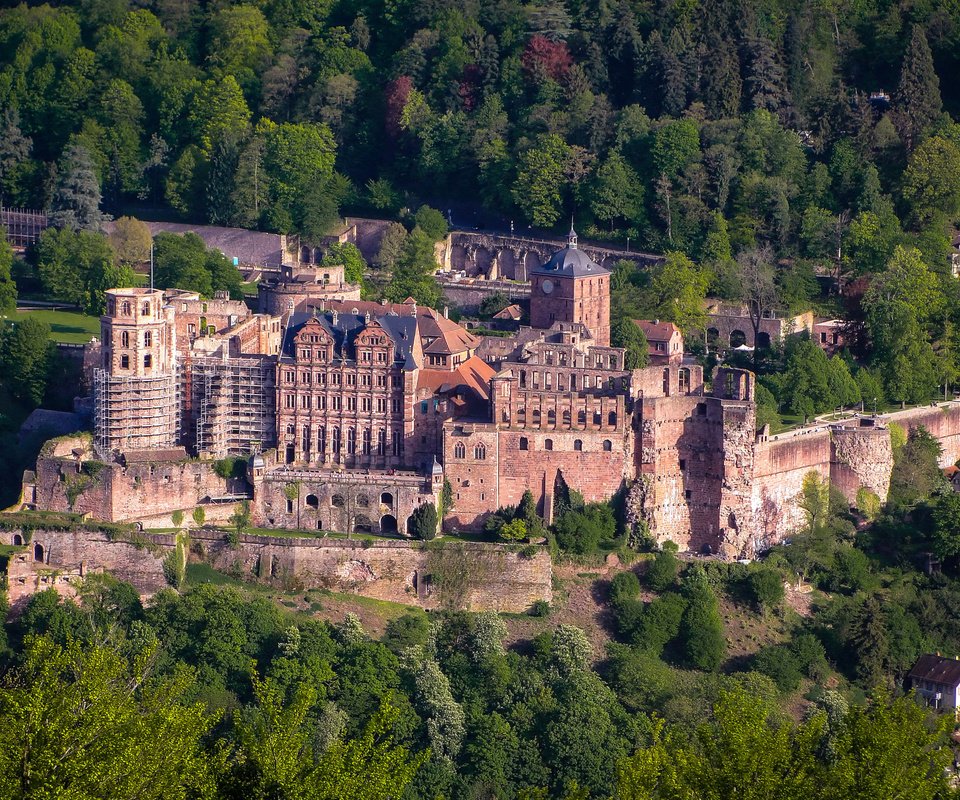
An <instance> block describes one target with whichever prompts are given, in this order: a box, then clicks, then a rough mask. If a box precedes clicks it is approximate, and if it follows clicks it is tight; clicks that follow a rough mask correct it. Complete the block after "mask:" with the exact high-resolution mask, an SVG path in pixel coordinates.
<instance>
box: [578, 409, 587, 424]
mask: <svg viewBox="0 0 960 800" xmlns="http://www.w3.org/2000/svg"><path fill="white" fill-rule="evenodd" d="M586 424H587V412H586V411H584V410H583V409H582V408H581V409H580V410H579V411H578V412H577V425H586Z"/></svg>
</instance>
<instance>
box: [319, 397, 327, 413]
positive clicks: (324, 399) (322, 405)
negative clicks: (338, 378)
mask: <svg viewBox="0 0 960 800" xmlns="http://www.w3.org/2000/svg"><path fill="white" fill-rule="evenodd" d="M317 409H318V410H320V411H326V410H327V396H326V395H324V394H321V395H319V396H318V397H317Z"/></svg>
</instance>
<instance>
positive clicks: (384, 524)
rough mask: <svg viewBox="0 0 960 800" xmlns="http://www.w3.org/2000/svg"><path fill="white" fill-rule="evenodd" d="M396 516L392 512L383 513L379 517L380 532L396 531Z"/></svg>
mask: <svg viewBox="0 0 960 800" xmlns="http://www.w3.org/2000/svg"><path fill="white" fill-rule="evenodd" d="M398 530H399V528H398V526H397V518H396V517H395V516H393V514H384V515H383V516H382V517H380V533H397V531H398Z"/></svg>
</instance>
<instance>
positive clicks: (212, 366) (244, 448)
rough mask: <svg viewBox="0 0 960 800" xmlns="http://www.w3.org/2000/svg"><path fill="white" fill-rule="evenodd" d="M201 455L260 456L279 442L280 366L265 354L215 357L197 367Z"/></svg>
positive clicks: (197, 362)
mask: <svg viewBox="0 0 960 800" xmlns="http://www.w3.org/2000/svg"><path fill="white" fill-rule="evenodd" d="M191 370H192V380H191V392H192V398H191V400H192V403H191V405H192V407H193V408H194V409H196V410H197V419H196V449H197V453H199V454H201V455H204V456H207V457H210V458H224V457H226V456H239V455H247V454H249V453H255V452H259V451H260V450H262V449H263V448H264V447H268V446H270V444H271V443H272V442H274V441H275V440H276V420H277V417H276V379H275V375H276V364H275V362H274V361H273V359H271V358H269V357H266V356H259V355H244V356H229V357H228V356H226V355H223V356H221V357H218V356H212V357H209V358H199V359H194V360H193V361H192V363H191Z"/></svg>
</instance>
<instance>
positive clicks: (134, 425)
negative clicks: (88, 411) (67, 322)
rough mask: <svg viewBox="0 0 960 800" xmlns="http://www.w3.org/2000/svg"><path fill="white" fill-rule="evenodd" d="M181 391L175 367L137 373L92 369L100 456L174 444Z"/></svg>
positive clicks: (95, 431)
mask: <svg viewBox="0 0 960 800" xmlns="http://www.w3.org/2000/svg"><path fill="white" fill-rule="evenodd" d="M179 420H180V395H179V392H178V383H177V375H176V372H175V371H172V372H169V373H167V374H165V375H157V376H147V377H134V376H115V375H110V374H109V373H108V372H107V371H106V370H104V369H97V370H94V373H93V436H94V445H95V447H96V449H97V452H98V453H99V454H100V456H101V457H109V455H110V454H111V453H113V452H114V451H120V452H126V451H128V450H147V449H158V448H165V447H174V446H176V444H177V440H178V439H179Z"/></svg>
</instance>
